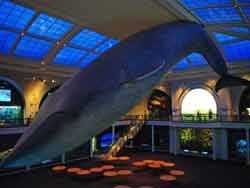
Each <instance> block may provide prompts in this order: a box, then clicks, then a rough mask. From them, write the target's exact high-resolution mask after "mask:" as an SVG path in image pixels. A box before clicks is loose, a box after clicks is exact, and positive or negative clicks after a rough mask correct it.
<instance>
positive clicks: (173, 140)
mask: <svg viewBox="0 0 250 188" xmlns="http://www.w3.org/2000/svg"><path fill="white" fill-rule="evenodd" d="M179 151H180V139H179V130H178V128H175V127H169V152H170V153H172V154H174V155H177V154H178V153H179Z"/></svg>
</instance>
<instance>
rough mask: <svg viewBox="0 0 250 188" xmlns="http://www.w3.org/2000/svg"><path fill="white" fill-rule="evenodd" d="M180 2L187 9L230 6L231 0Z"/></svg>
mask: <svg viewBox="0 0 250 188" xmlns="http://www.w3.org/2000/svg"><path fill="white" fill-rule="evenodd" d="M181 2H182V3H183V4H184V5H185V6H186V7H188V8H190V9H193V8H200V7H208V6H211V5H228V4H229V5H230V4H232V0H181Z"/></svg>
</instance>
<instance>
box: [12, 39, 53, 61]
mask: <svg viewBox="0 0 250 188" xmlns="http://www.w3.org/2000/svg"><path fill="white" fill-rule="evenodd" d="M52 47H53V43H51V42H47V41H44V40H40V39H36V38H33V37H28V36H24V37H23V38H22V39H21V41H20V42H19V43H18V45H17V47H16V49H15V51H14V55H16V56H18V57H23V58H30V59H34V60H42V59H43V58H44V56H45V55H46V54H47V53H48V51H49V50H50V49H51V48H52Z"/></svg>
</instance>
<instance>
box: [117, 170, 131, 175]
mask: <svg viewBox="0 0 250 188" xmlns="http://www.w3.org/2000/svg"><path fill="white" fill-rule="evenodd" d="M117 173H118V175H131V174H133V172H132V171H131V170H119V171H118V172H117Z"/></svg>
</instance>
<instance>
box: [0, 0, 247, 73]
mask: <svg viewBox="0 0 250 188" xmlns="http://www.w3.org/2000/svg"><path fill="white" fill-rule="evenodd" d="M3 4H5V7H6V6H7V5H8V6H14V7H15V6H16V7H18V8H19V9H20V10H23V9H24V10H26V9H27V10H26V11H27V14H28V13H29V14H31V16H30V17H31V18H30V20H29V21H28V23H22V22H18V21H19V20H18V18H19V17H20V15H22V14H21V13H22V11H20V10H19V9H18V8H17V9H18V10H19V12H18V14H17V13H16V12H15V11H14V12H15V14H16V15H17V16H16V17H15V16H14V17H12V19H9V18H8V19H6V20H10V21H11V20H14V21H17V22H15V23H20V24H21V26H19V27H18V29H15V27H14V26H15V24H14V26H13V23H12V25H11V24H10V25H11V26H12V27H10V26H8V24H3V22H2V20H1V19H2V15H3V12H4V11H5V12H6V10H9V9H6V8H5V9H4V10H3V6H2V5H3ZM97 5H98V6H97ZM8 6H7V7H8ZM69 10H71V11H69ZM138 10H140V11H139V12H138ZM20 12H21V13H20ZM32 12H33V14H32ZM170 12H175V14H172V13H170ZM24 13H25V11H24ZM107 13H108V14H107ZM178 15H179V17H178ZM122 16H123V17H122ZM27 19H28V18H26V19H24V20H27ZM178 19H187V20H192V21H195V22H197V23H200V24H203V25H204V26H205V29H206V30H207V31H208V33H209V36H210V37H211V38H212V40H213V41H214V42H215V44H216V46H217V47H218V49H219V50H220V51H221V52H222V55H223V56H224V58H225V59H226V60H227V62H230V63H229V64H231V63H234V62H246V61H249V60H250V55H249V56H248V55H247V53H248V50H247V48H246V47H248V46H249V40H250V0H199V1H195V0H176V1H172V0H156V1H154V0H143V2H137V1H136V2H135V1H133V0H127V1H126V2H125V1H121V0H110V2H109V3H107V2H105V3H104V2H100V1H98V0H86V1H84V2H83V1H81V0H74V2H69V1H67V0H53V1H49V0H34V1H30V0H13V1H11V0H0V35H2V36H8V33H6V32H11V33H14V35H15V34H16V35H17V36H18V37H17V39H15V36H14V35H13V36H12V35H11V34H10V35H9V37H10V39H12V40H8V42H6V40H0V46H6V49H7V48H9V46H11V50H10V51H9V52H8V49H7V50H6V51H4V52H1V51H0V54H1V56H3V57H1V56H0V60H1V61H2V59H3V60H4V61H6V60H5V59H7V60H8V59H10V60H12V59H13V58H12V56H13V57H15V51H16V49H17V47H18V46H19V45H20V43H21V41H23V40H24V39H26V40H27V37H30V38H34V39H36V40H41V41H43V42H44V43H46V42H49V43H52V44H53V47H51V48H50V49H48V51H46V52H47V53H45V54H44V56H42V55H40V56H39V58H37V59H36V58H33V57H32V55H31V57H20V56H19V57H18V58H17V60H15V61H17V62H19V61H20V62H27V65H28V64H29V62H31V64H32V62H33V64H36V65H38V66H42V67H45V68H50V67H56V68H57V67H58V68H60V67H62V68H69V69H71V68H72V69H79V68H84V67H85V66H86V65H88V64H89V63H91V62H92V61H93V60H95V59H96V58H97V57H98V56H100V55H101V54H102V53H105V52H106V51H107V50H108V49H110V48H111V47H112V46H115V45H117V44H118V43H119V40H117V39H114V38H116V37H114V36H118V38H119V39H124V38H126V37H127V36H129V35H131V34H133V33H135V32H139V31H141V30H143V29H147V28H150V27H152V26H155V25H158V24H161V23H166V22H171V21H176V20H178ZM64 23H66V25H64ZM22 24H24V25H25V27H24V28H23V25H22ZM128 24H129V25H128ZM70 26H71V27H70ZM67 28H68V30H67ZM46 29H47V30H46ZM64 30H65V32H64V33H63V32H60V31H64ZM84 30H89V31H90V33H91V32H94V33H97V35H98V34H99V35H101V36H104V38H103V39H99V38H98V37H97V38H95V37H93V38H95V39H94V40H96V41H93V42H94V44H93V45H92V46H91V45H90V46H91V47H90V46H88V45H87V44H88V43H91V40H92V39H91V38H88V37H87V38H84V37H83V39H82V40H81V37H78V39H75V41H76V43H72V40H73V39H74V38H77V35H79V33H80V32H82V31H84ZM46 31H48V32H46ZM4 32H5V33H4ZM214 32H217V33H219V35H220V37H219V38H216V35H215V34H214ZM223 35H224V36H223ZM217 36H218V35H217ZM13 40H15V42H14V44H12V43H13ZM95 42H96V45H95ZM24 43H25V42H24ZM33 43H34V45H35V44H36V43H35V42H33ZM27 44H28V43H27V42H26V45H27ZM233 44H234V45H233ZM36 45H38V47H39V44H36ZM240 45H241V46H240ZM30 46H32V45H30ZM30 46H29V45H28V47H29V48H30V50H32V47H30ZM40 47H43V45H42V44H40ZM34 48H35V47H34ZM230 48H235V49H238V50H239V49H240V53H238V57H237V58H236V55H237V54H236V55H234V58H232V57H229V56H230V54H235V49H231V51H230ZM62 50H63V51H64V52H61V51H62ZM6 52H8V53H7V54H5V53H6ZM74 52H75V53H76V55H77V52H79V53H80V55H79V54H78V55H79V57H78V58H73V54H74ZM60 53H61V58H62V55H63V56H65V58H64V59H63V58H62V59H63V61H61V62H59V63H58V62H57V63H56V62H55V59H56V57H57V56H58V55H60ZM66 56H67V57H66ZM9 57H11V58H9ZM241 57H242V58H241ZM67 58H68V60H67ZM14 59H15V58H14ZM72 59H73V61H72V62H70V60H72ZM67 61H68V62H67ZM17 62H15V64H16V63H17ZM187 62H189V63H188V65H189V66H188V67H187V68H194V67H200V64H201V65H202V66H203V65H204V64H203V63H202V62H201V63H200V64H199V63H198V64H197V62H193V61H192V58H191V60H190V58H187ZM9 64H11V63H9ZM32 66H33V65H32ZM184 67H185V66H184ZM181 70H183V69H181Z"/></svg>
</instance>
